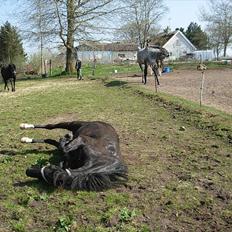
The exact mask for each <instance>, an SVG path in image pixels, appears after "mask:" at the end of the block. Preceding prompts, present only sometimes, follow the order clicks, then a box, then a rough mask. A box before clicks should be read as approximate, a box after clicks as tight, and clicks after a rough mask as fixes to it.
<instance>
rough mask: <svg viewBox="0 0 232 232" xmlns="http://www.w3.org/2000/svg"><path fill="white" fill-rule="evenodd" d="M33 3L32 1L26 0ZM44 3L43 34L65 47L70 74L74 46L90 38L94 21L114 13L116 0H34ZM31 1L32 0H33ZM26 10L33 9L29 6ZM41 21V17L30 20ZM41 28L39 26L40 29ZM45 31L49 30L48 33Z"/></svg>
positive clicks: (94, 27)
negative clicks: (44, 27) (44, 26)
mask: <svg viewBox="0 0 232 232" xmlns="http://www.w3.org/2000/svg"><path fill="white" fill-rule="evenodd" d="M25 1H27V2H31V1H29V0H25ZM33 1H34V2H39V1H42V2H43V6H46V7H45V10H44V11H43V12H42V14H40V15H41V17H40V19H41V20H42V22H43V24H45V25H46V29H45V30H44V33H43V35H45V34H46V33H47V34H46V35H48V37H47V38H50V41H53V42H56V43H57V42H58V41H60V42H61V43H62V45H63V46H64V47H65V48H66V72H67V73H70V72H72V71H73V68H74V65H73V64H74V58H75V49H74V42H75V41H78V40H79V39H81V38H84V37H87V36H88V35H89V32H90V31H91V30H92V29H97V26H96V24H95V25H94V22H96V20H98V19H100V18H102V17H104V16H106V15H108V14H110V13H112V12H114V11H115V9H116V8H117V7H114V6H113V5H114V4H113V3H114V1H113V0H33ZM33 1H32V2H33ZM40 9H41V8H37V11H36V10H35V11H34V12H33V14H32V15H34V16H35V15H38V14H39V11H40ZM27 12H31V9H30V7H28V5H27ZM28 22H30V23H31V22H32V24H34V23H35V22H37V23H38V18H36V19H35V21H33V18H32V20H31V21H28ZM93 25H94V26H93ZM38 28H39V27H38V26H37V29H38ZM45 32H46V33H45Z"/></svg>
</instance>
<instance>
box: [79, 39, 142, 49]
mask: <svg viewBox="0 0 232 232" xmlns="http://www.w3.org/2000/svg"><path fill="white" fill-rule="evenodd" d="M77 50H79V51H137V50H138V46H137V45H136V44H132V43H130V44H128V43H119V42H117V43H99V42H95V41H86V42H82V43H80V45H79V46H77Z"/></svg>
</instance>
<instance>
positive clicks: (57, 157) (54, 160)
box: [8, 150, 62, 193]
mask: <svg viewBox="0 0 232 232" xmlns="http://www.w3.org/2000/svg"><path fill="white" fill-rule="evenodd" d="M8 152H9V151H8ZM32 153H33V154H38V160H37V164H36V165H39V166H41V168H42V167H43V166H45V165H47V163H49V164H51V165H57V166H59V163H60V162H61V161H62V153H61V152H60V151H59V150H24V151H22V152H20V155H30V154H32ZM17 154H19V153H17ZM39 154H43V155H44V154H48V155H50V157H49V158H48V159H43V158H42V159H41V157H40V156H39ZM33 165H35V163H34V164H31V166H33ZM28 168H29V167H28ZM25 172H26V170H25ZM25 176H26V174H25ZM13 185H14V187H26V186H27V187H31V188H35V189H38V191H39V192H46V193H52V192H54V191H55V189H56V188H55V187H54V186H51V185H48V184H47V183H45V182H44V181H43V180H40V179H36V178H35V179H31V180H26V181H18V182H16V183H14V184H13Z"/></svg>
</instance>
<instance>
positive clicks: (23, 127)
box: [20, 123, 35, 129]
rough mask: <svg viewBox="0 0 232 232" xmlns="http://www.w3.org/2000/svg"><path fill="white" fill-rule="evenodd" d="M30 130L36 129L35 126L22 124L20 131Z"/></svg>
mask: <svg viewBox="0 0 232 232" xmlns="http://www.w3.org/2000/svg"><path fill="white" fill-rule="evenodd" d="M30 128H35V126H34V125H33V124H28V123H21V124H20V129H30Z"/></svg>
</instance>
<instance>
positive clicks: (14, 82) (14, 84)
mask: <svg viewBox="0 0 232 232" xmlns="http://www.w3.org/2000/svg"><path fill="white" fill-rule="evenodd" d="M13 90H14V92H15V78H13Z"/></svg>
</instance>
